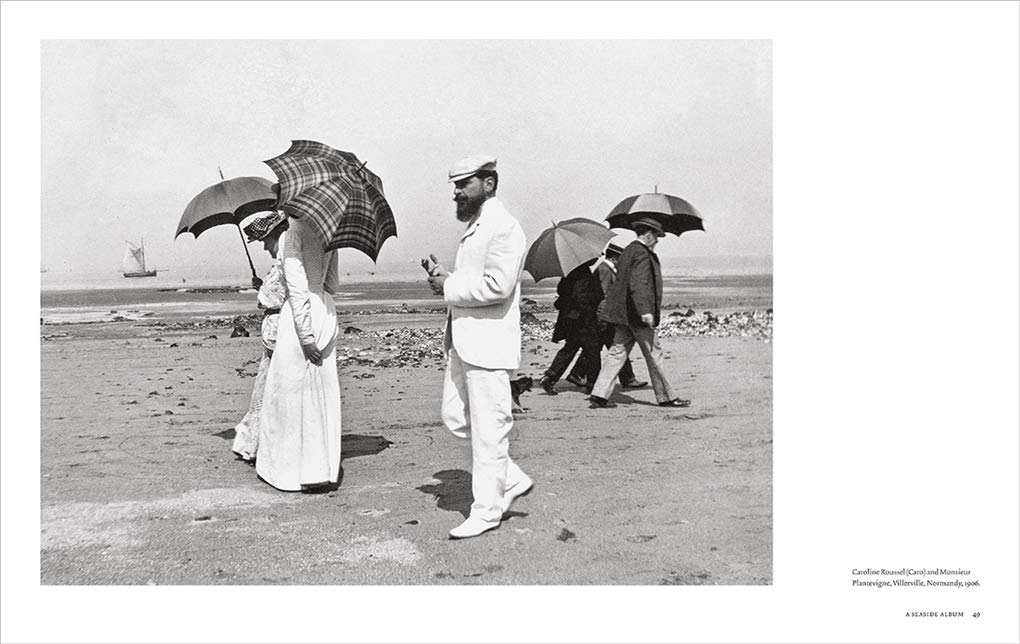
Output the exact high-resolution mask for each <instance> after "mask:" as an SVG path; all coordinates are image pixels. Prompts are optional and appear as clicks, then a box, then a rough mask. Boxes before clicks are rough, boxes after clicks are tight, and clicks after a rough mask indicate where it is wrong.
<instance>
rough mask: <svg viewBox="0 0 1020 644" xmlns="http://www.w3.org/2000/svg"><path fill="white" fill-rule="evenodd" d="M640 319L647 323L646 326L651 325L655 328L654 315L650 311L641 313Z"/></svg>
mask: <svg viewBox="0 0 1020 644" xmlns="http://www.w3.org/2000/svg"><path fill="white" fill-rule="evenodd" d="M641 321H642V322H644V323H645V324H647V325H648V326H650V327H652V328H653V329H654V328H655V316H654V315H652V314H651V313H643V314H642V315H641Z"/></svg>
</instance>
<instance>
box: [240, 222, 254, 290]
mask: <svg viewBox="0 0 1020 644" xmlns="http://www.w3.org/2000/svg"><path fill="white" fill-rule="evenodd" d="M234 225H235V226H237V234H238V235H240V236H241V245H242V246H244V254H245V255H247V256H248V266H250V267H251V276H252V279H257V278H258V275H256V274H255V264H254V263H253V262H252V261H251V253H249V252H248V242H246V241H244V233H243V232H241V224H234Z"/></svg>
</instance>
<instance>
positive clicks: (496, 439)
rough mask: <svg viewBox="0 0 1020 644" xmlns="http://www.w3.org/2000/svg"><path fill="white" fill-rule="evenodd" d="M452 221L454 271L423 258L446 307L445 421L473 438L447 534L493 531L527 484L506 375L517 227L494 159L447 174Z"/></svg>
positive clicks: (515, 315) (516, 340) (515, 342)
mask: <svg viewBox="0 0 1020 644" xmlns="http://www.w3.org/2000/svg"><path fill="white" fill-rule="evenodd" d="M450 183H452V184H453V200H454V201H455V202H456V203H457V219H458V220H460V221H462V222H464V223H465V224H466V228H465V230H464V233H463V234H462V235H461V238H460V246H459V247H458V249H457V259H456V263H455V264H454V268H453V272H452V273H451V272H448V271H447V270H446V268H445V267H443V266H442V265H441V264H439V263H438V262H437V260H436V257H435V255H431V256H430V258H431V261H429V260H422V266H424V267H425V269H426V270H427V271H428V272H429V284H430V286H431V287H432V290H433V292H434V293H436V294H437V295H442V296H443V299H444V300H445V301H446V304H447V307H448V314H447V321H446V337H445V340H444V348H445V350H446V354H447V363H446V375H445V378H444V382H443V408H442V415H443V422H444V423H445V424H446V426H447V428H449V429H450V431H451V432H453V433H454V434H455V435H456V436H458V437H461V438H469V437H470V439H471V457H472V467H471V481H472V482H471V491H472V493H473V495H474V503H472V505H471V514H470V515H469V516H468V518H467V520H466V521H464V522H463V523H462V524H460V525H459V526H457V527H456V528H454V529H452V530H450V537H451V538H453V539H463V538H467V537H475V536H478V535H480V534H482V533H483V532H485V531H487V530H491V529H493V528H496V527H498V526H499V523H500V520H501V518H502V516H503V513H504V512H506V511H507V510H508V509H509V508H510V504H511V503H513V501H514V499H516V498H518V497H520V496H521V495H523V494H526V493H527V492H529V491H530V490H531V488H532V485H533V483H532V480H531V479H530V478H529V477H528V475H527V474H525V473H524V472H523V471H521V468H519V467H518V466H517V464H516V463H514V461H513V460H512V459H511V458H510V454H509V447H510V441H509V438H508V435H509V433H510V430H511V429H512V428H513V423H514V419H513V415H512V413H511V405H512V402H511V396H510V375H511V374H512V373H513V372H514V371H515V370H516V369H517V368H518V367H519V366H520V361H521V310H520V300H521V286H520V282H521V270H522V269H523V267H524V253H525V245H526V244H525V238H524V230H523V229H522V228H521V225H520V224H519V223H518V222H517V220H516V219H514V218H513V216H512V215H511V214H510V213H509V212H507V210H506V208H504V207H503V204H502V203H501V202H500V201H499V199H497V198H496V188H497V186H498V184H499V175H498V174H497V173H496V159H495V158H493V157H489V156H475V157H469V158H467V159H463V160H462V161H459V162H457V163H456V164H455V165H454V166H453V168H451V169H450Z"/></svg>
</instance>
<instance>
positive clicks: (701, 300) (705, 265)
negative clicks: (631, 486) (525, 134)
mask: <svg viewBox="0 0 1020 644" xmlns="http://www.w3.org/2000/svg"><path fill="white" fill-rule="evenodd" d="M661 261H662V272H663V282H664V304H671V305H673V306H684V305H686V306H690V307H691V308H695V309H698V308H702V309H704V308H712V309H716V310H739V309H748V310H750V309H765V308H771V306H772V259H771V257H680V258H671V257H662V258H661ZM340 282H341V284H342V286H343V288H342V292H341V293H340V294H339V295H335V296H334V300H335V301H336V304H337V310H338V311H345V310H346V311H352V310H366V309H377V308H378V309H385V308H388V307H398V308H399V307H403V308H410V309H421V308H430V307H437V306H442V301H441V300H440V299H439V298H437V297H434V296H432V294H431V291H430V290H429V288H428V285H427V284H426V282H425V273H424V271H423V270H422V269H421V267H420V266H418V265H417V264H416V263H415V262H409V263H408V264H406V265H398V264H388V265H387V264H379V265H377V266H376V267H375V269H374V270H359V271H350V272H345V271H344V270H343V269H341V272H340ZM250 283H251V273H250V270H249V269H248V268H247V267H245V266H243V265H241V266H229V267H211V266H187V267H176V268H168V269H161V270H159V272H158V273H157V275H156V276H155V277H135V278H125V277H124V276H122V275H121V274H120V273H119V272H117V271H114V270H110V271H92V272H89V271H71V270H53V269H51V270H48V271H46V272H44V273H40V318H41V320H40V322H41V323H42V324H47V325H52V324H81V323H98V322H114V321H131V320H142V319H161V320H196V319H203V318H210V317H219V316H228V315H243V314H248V313H253V312H257V311H256V309H255V308H254V302H255V295H256V291H255V290H254V289H252V288H251V284H250ZM556 283H557V280H556V279H554V278H547V279H544V280H542V281H541V282H539V283H535V281H534V280H533V279H531V277H530V275H528V273H524V277H523V280H522V282H521V296H522V297H524V298H529V299H532V300H534V301H536V302H539V303H544V304H551V303H552V301H553V300H554V299H555V296H556Z"/></svg>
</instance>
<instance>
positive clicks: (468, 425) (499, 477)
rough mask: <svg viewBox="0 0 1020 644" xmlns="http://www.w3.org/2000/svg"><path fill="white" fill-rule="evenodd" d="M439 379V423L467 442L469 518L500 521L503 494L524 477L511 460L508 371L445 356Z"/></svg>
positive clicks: (453, 352) (453, 355)
mask: <svg viewBox="0 0 1020 644" xmlns="http://www.w3.org/2000/svg"><path fill="white" fill-rule="evenodd" d="M447 357H448V360H447V362H446V374H445V376H444V379H443V412H442V413H443V423H444V424H445V425H446V427H447V429H449V430H450V431H451V432H453V433H454V435H456V436H458V437H460V438H470V439H471V493H472V495H473V496H474V503H472V504H471V516H472V517H473V518H476V519H481V520H482V521H486V522H489V523H499V521H500V518H501V517H502V516H503V495H504V493H505V492H506V490H509V489H510V488H512V487H513V486H515V485H517V484H518V483H520V482H521V481H523V480H525V479H526V478H527V476H526V475H525V474H524V472H523V471H521V468H519V467H518V466H517V464H516V463H514V462H513V459H511V458H510V453H509V450H510V439H509V438H508V436H509V434H510V430H511V429H513V426H514V417H513V414H512V413H511V405H512V401H511V397H510V371H507V370H505V369H484V368H482V367H478V366H475V365H472V364H469V363H467V362H464V361H463V360H461V359H460V356H459V355H457V350H456V349H454V348H452V347H451V348H450V350H449V352H448V354H447Z"/></svg>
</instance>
